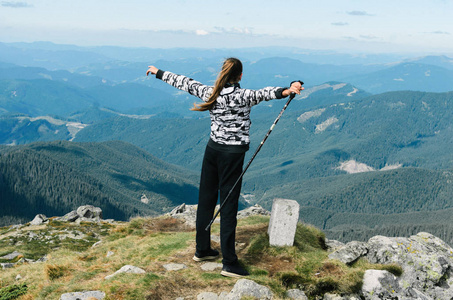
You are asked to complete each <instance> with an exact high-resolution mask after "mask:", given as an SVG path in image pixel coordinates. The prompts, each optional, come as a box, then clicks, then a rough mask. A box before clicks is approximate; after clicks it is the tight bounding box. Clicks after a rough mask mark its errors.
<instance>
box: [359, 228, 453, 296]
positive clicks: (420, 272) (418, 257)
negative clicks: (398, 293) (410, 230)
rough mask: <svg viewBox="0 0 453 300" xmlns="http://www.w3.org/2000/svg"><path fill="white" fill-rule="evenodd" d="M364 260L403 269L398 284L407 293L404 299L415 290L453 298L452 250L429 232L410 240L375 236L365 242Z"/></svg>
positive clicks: (430, 294)
mask: <svg viewBox="0 0 453 300" xmlns="http://www.w3.org/2000/svg"><path fill="white" fill-rule="evenodd" d="M366 257H367V258H368V260H369V261H370V262H371V263H381V264H389V263H395V264H398V265H400V266H401V267H402V268H403V274H402V276H401V277H400V278H399V281H400V285H401V286H402V287H404V288H405V290H406V292H405V293H404V296H407V297H409V296H411V295H410V293H412V294H413V293H416V291H418V292H419V293H422V295H426V297H431V298H433V299H442V300H447V299H448V300H450V299H451V297H452V295H453V249H452V248H451V247H450V246H448V245H447V244H446V243H445V242H443V241H442V240H440V239H439V238H437V237H435V236H433V235H431V234H429V233H423V232H421V233H419V234H417V235H415V236H411V237H409V238H389V237H383V236H375V237H373V238H371V239H370V240H369V241H368V253H367V255H366ZM410 291H412V292H410Z"/></svg>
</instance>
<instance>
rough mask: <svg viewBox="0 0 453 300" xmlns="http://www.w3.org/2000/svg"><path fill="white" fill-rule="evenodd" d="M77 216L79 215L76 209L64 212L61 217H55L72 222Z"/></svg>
mask: <svg viewBox="0 0 453 300" xmlns="http://www.w3.org/2000/svg"><path fill="white" fill-rule="evenodd" d="M78 218H79V215H78V214H77V211H76V210H73V211H71V212H69V213H67V214H65V215H64V216H63V217H60V218H57V220H58V221H64V222H74V221H75V220H77V219H78Z"/></svg>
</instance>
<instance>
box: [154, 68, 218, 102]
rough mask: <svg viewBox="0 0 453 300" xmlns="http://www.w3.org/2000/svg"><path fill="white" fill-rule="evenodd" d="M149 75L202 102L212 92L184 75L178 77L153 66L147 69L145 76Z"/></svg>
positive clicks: (210, 88)
mask: <svg viewBox="0 0 453 300" xmlns="http://www.w3.org/2000/svg"><path fill="white" fill-rule="evenodd" d="M149 74H153V75H156V78H158V79H161V80H162V81H164V82H166V83H168V84H169V85H171V86H173V87H175V88H177V89H180V90H182V91H185V92H188V93H189V94H191V95H193V96H195V97H198V98H200V99H201V100H203V101H206V100H207V97H208V96H209V94H210V93H211V92H212V87H209V86H207V85H204V84H202V83H200V82H198V81H196V80H193V79H192V78H189V77H187V76H184V75H178V74H174V73H172V72H168V71H163V70H160V69H158V68H156V67H155V66H149V67H148V71H146V76H148V75H149Z"/></svg>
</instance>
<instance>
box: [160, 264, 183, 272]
mask: <svg viewBox="0 0 453 300" xmlns="http://www.w3.org/2000/svg"><path fill="white" fill-rule="evenodd" d="M163 267H164V269H165V270H167V271H179V270H182V269H186V268H187V266H186V265H185V264H175V263H170V264H165V265H163Z"/></svg>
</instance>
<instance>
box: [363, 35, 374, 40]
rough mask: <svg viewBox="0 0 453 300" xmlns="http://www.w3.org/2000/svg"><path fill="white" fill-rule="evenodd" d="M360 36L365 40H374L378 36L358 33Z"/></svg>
mask: <svg viewBox="0 0 453 300" xmlns="http://www.w3.org/2000/svg"><path fill="white" fill-rule="evenodd" d="M360 37H361V38H362V39H366V40H375V39H377V38H378V37H377V36H374V35H360Z"/></svg>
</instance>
